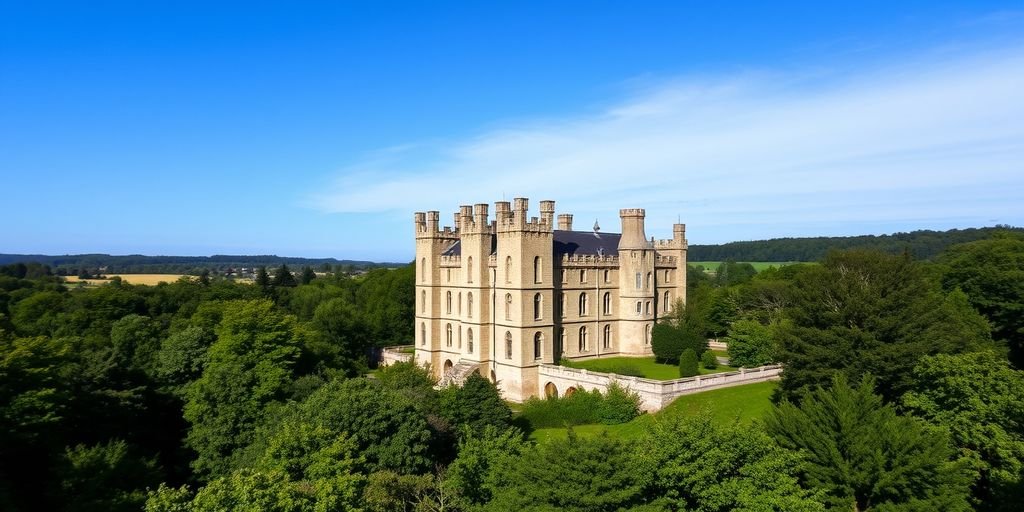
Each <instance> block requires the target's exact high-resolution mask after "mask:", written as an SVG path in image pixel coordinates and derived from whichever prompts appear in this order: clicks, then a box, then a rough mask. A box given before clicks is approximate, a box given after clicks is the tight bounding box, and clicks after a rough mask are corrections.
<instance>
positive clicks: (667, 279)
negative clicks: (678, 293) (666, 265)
mask: <svg viewBox="0 0 1024 512" xmlns="http://www.w3.org/2000/svg"><path fill="white" fill-rule="evenodd" d="M665 282H666V283H671V282H672V271H671V270H666V271H665Z"/></svg>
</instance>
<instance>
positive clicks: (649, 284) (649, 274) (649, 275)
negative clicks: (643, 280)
mask: <svg viewBox="0 0 1024 512" xmlns="http://www.w3.org/2000/svg"><path fill="white" fill-rule="evenodd" d="M647 289H648V290H650V289H651V273H650V272H648V273H647Z"/></svg>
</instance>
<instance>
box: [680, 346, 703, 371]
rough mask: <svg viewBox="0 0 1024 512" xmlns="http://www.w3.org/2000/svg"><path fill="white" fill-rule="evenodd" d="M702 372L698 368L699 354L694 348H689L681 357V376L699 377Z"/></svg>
mask: <svg viewBox="0 0 1024 512" xmlns="http://www.w3.org/2000/svg"><path fill="white" fill-rule="evenodd" d="M699 374H700V371H699V369H698V368H697V353H696V352H694V351H693V349H692V348H688V349H686V350H684V351H683V354H682V355H680V356H679V376H680V377H693V376H695V375H699Z"/></svg>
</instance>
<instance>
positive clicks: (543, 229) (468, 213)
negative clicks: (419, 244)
mask: <svg viewBox="0 0 1024 512" xmlns="http://www.w3.org/2000/svg"><path fill="white" fill-rule="evenodd" d="M513 205H514V206H513ZM529 206H530V204H529V200H528V199H527V198H525V197H517V198H515V200H514V203H509V202H508V201H498V202H496V203H494V213H495V218H494V219H493V220H491V219H490V218H489V215H488V209H489V208H488V205H487V204H486V203H478V204H475V205H472V206H470V205H462V206H460V207H459V211H457V212H455V214H454V216H453V220H454V227H450V226H445V227H444V228H442V229H440V230H439V229H438V218H439V213H438V212H436V211H429V212H416V213H415V215H414V223H415V226H416V237H417V238H458V237H460V236H463V235H469V234H491V235H497V234H511V233H527V234H535V235H544V234H551V233H553V232H554V224H555V202H554V201H550V200H545V201H541V202H540V214H541V216H540V217H527V215H528V213H529Z"/></svg>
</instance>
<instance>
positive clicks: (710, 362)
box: [700, 350, 718, 370]
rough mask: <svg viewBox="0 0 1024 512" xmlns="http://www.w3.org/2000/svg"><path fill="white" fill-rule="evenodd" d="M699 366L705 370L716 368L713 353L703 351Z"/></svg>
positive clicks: (715, 359)
mask: <svg viewBox="0 0 1024 512" xmlns="http://www.w3.org/2000/svg"><path fill="white" fill-rule="evenodd" d="M700 365H701V366H703V367H704V368H705V369H707V370H715V369H717V368H718V358H717V357H715V354H714V352H711V351H710V350H705V351H704V353H703V354H701V355H700Z"/></svg>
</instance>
